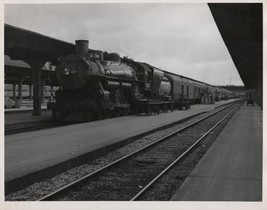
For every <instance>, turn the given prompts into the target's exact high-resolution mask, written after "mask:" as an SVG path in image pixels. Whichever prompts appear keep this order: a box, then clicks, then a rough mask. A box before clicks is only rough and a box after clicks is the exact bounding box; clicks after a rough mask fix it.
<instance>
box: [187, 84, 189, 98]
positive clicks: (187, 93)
mask: <svg viewBox="0 0 267 210" xmlns="http://www.w3.org/2000/svg"><path fill="white" fill-rule="evenodd" d="M186 91H187V93H186V95H187V97H188V95H189V94H188V93H189V86H186Z"/></svg>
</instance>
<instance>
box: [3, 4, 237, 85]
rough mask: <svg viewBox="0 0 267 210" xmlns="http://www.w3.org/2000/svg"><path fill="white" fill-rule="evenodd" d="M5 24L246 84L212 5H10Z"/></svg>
mask: <svg viewBox="0 0 267 210" xmlns="http://www.w3.org/2000/svg"><path fill="white" fill-rule="evenodd" d="M33 17H34V18H33ZM5 22H6V23H9V24H12V25H15V26H19V27H22V28H26V29H29V30H33V31H36V32H39V33H42V34H45V35H48V36H50V37H55V38H57V39H61V40H64V41H67V42H72V43H74V41H75V40H76V39H88V40H89V42H90V48H92V49H100V50H105V51H108V52H118V53H120V54H122V55H127V56H129V57H131V58H134V59H135V60H137V61H143V62H147V63H150V64H151V65H154V66H157V67H163V68H165V70H168V71H172V72H175V73H178V74H182V75H185V76H189V77H193V78H195V79H199V80H203V81H205V82H209V83H211V84H217V83H220V84H228V83H229V77H233V79H232V82H233V83H234V82H235V83H236V84H242V81H241V80H240V77H239V78H238V76H237V75H238V74H237V70H236V68H235V66H234V64H233V62H232V60H231V57H230V55H229V53H228V50H227V48H226V46H225V45H224V42H223V40H222V38H221V36H220V34H219V31H218V29H217V27H216V24H215V22H214V20H213V18H212V15H211V12H210V10H209V8H208V6H207V4H192V3H191V4H181V3H176V4H119V3H116V4H115V3H113V4H53V5H51V4H40V5H6V6H5ZM234 78H235V79H234Z"/></svg>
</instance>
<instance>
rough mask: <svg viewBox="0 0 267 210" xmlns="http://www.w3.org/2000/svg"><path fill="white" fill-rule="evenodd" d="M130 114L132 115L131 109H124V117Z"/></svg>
mask: <svg viewBox="0 0 267 210" xmlns="http://www.w3.org/2000/svg"><path fill="white" fill-rule="evenodd" d="M129 113H130V108H129V107H125V108H123V115H124V116H127V115H129Z"/></svg>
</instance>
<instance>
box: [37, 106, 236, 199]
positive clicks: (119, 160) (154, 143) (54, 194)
mask: <svg viewBox="0 0 267 210" xmlns="http://www.w3.org/2000/svg"><path fill="white" fill-rule="evenodd" d="M232 105H233V104H232V103H231V104H230V105H228V106H226V107H224V108H222V109H220V110H217V111H216V112H214V113H212V114H209V115H207V116H205V117H203V118H201V119H199V120H196V121H195V122H193V123H190V124H189V125H187V126H185V127H183V128H180V129H178V130H177V131H174V132H172V133H170V134H168V135H166V136H163V137H161V138H160V139H158V140H156V141H154V142H152V143H150V144H148V145H146V146H144V147H142V148H140V149H138V150H136V151H134V152H132V153H130V154H128V155H126V156H124V157H121V158H119V159H117V160H115V161H114V162H111V163H109V164H107V165H106V166H104V167H102V168H100V169H97V170H96V171H94V172H92V173H90V174H87V175H85V176H83V177H81V178H80V179H77V180H75V181H74V182H71V183H70V184H67V185H65V186H64V187H61V188H59V189H58V190H55V191H54V192H52V193H50V194H48V195H46V196H44V197H42V198H40V199H38V200H36V201H45V200H49V199H51V198H52V197H54V196H57V194H59V193H62V192H64V191H66V190H68V189H69V188H71V187H72V186H74V185H75V184H78V183H80V182H82V181H85V180H87V179H89V178H90V177H92V176H95V175H96V174H98V173H100V172H102V171H104V170H106V169H108V168H110V167H112V166H114V165H115V164H117V163H119V162H122V161H123V160H125V159H127V158H130V157H132V156H133V155H135V154H137V153H139V152H141V151H144V150H145V149H147V148H149V147H151V146H153V145H156V144H158V143H159V142H161V141H164V140H166V139H168V138H170V137H172V136H174V135H176V134H177V133H180V132H182V131H184V130H186V129H188V128H190V127H192V126H193V125H195V124H197V123H199V122H201V121H203V120H205V119H207V118H209V117H212V116H213V115H215V114H217V113H219V112H221V111H223V110H225V109H227V108H228V107H230V106H232Z"/></svg>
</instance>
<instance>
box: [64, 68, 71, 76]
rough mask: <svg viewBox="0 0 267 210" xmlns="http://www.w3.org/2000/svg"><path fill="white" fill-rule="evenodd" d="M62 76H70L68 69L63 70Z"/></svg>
mask: <svg viewBox="0 0 267 210" xmlns="http://www.w3.org/2000/svg"><path fill="white" fill-rule="evenodd" d="M63 74H64V75H66V76H67V75H69V74H70V69H67V68H66V69H64V71H63Z"/></svg>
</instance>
